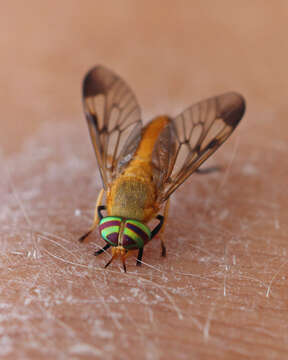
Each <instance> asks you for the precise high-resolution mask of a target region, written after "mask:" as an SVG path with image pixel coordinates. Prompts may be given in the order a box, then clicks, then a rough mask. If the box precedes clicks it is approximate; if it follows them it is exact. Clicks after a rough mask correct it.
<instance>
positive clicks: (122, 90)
mask: <svg viewBox="0 0 288 360" xmlns="http://www.w3.org/2000/svg"><path fill="white" fill-rule="evenodd" d="M83 107H84V112H85V115H86V119H87V122H88V127H89V132H90V136H91V140H92V144H93V147H94V151H95V154H96V158H97V161H98V165H99V170H100V174H101V178H102V181H103V186H104V188H107V186H108V184H109V183H110V182H111V181H112V179H114V178H115V176H116V172H117V173H118V172H119V171H122V170H123V169H124V167H125V166H126V165H127V163H128V161H127V159H130V158H132V157H133V153H134V152H135V150H136V148H137V145H138V142H139V141H140V133H141V128H142V122H141V113H140V107H139V105H138V103H137V100H136V97H135V95H134V94H133V92H132V90H131V89H130V88H129V87H128V85H127V84H126V83H125V82H124V81H123V80H122V79H121V78H120V77H119V76H118V75H116V74H114V73H113V72H112V71H110V70H108V69H106V68H105V67H103V66H96V67H94V68H93V69H91V70H90V71H89V72H88V73H87V75H86V76H85V78H84V80H83ZM130 133H131V134H132V135H131V136H129V134H130Z"/></svg>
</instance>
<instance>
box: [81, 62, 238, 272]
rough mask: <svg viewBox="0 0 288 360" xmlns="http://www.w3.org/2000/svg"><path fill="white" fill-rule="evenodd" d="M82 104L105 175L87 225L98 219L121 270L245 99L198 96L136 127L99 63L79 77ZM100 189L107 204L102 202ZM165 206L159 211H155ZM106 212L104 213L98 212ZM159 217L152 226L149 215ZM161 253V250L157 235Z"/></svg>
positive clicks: (136, 116)
mask: <svg viewBox="0 0 288 360" xmlns="http://www.w3.org/2000/svg"><path fill="white" fill-rule="evenodd" d="M83 104H84V111H85V115H86V119H87V122H88V127H89V131H90V136H91V140H92V143H93V146H94V150H95V154H96V158H97V161H98V165H99V170H100V174H101V178H102V182H103V189H102V190H101V191H100V193H99V196H98V200H97V203H96V210H95V217H94V222H93V225H92V227H91V229H90V230H89V231H88V232H87V233H86V234H85V235H83V236H82V237H81V238H80V241H84V239H85V238H86V237H87V236H88V235H89V234H90V233H91V232H92V231H93V230H94V229H95V228H96V227H97V226H98V224H99V229H100V234H101V237H102V238H103V239H104V240H105V241H106V245H105V246H104V247H103V248H102V249H101V250H99V251H97V252H96V253H95V255H99V254H101V253H102V252H104V251H106V250H107V249H108V248H109V247H111V246H112V258H111V259H110V261H109V262H108V263H107V264H106V266H105V267H107V266H108V265H109V264H110V263H111V261H112V260H113V259H114V258H116V257H120V258H121V259H122V263H123V267H124V270H125V271H126V266H125V260H126V257H127V255H128V253H129V252H130V250H135V249H137V250H138V257H137V263H136V264H137V265H141V259H142V255H143V248H144V246H145V245H146V243H147V242H148V241H150V240H151V239H152V238H153V237H154V236H155V235H156V234H157V233H159V232H162V231H163V227H162V225H163V224H164V221H165V219H166V217H167V214H168V204H169V197H170V195H171V194H172V193H173V192H174V191H175V190H176V189H177V188H178V186H180V185H181V184H182V183H183V182H184V181H185V180H186V179H187V178H188V177H189V176H190V175H191V174H192V173H193V172H194V171H199V169H198V168H199V166H200V165H201V164H202V163H203V162H204V161H205V160H206V159H207V158H208V157H209V156H210V155H211V154H212V153H214V151H215V150H217V149H218V147H219V146H220V145H221V144H222V143H223V142H224V141H225V140H226V139H227V138H228V136H229V135H230V134H231V133H232V131H233V130H234V129H235V127H236V126H237V125H238V123H239V121H240V120H241V118H242V116H243V114H244V112H245V101H244V99H243V97H242V96H241V95H239V94H236V93H232V92H230V93H226V94H223V95H220V96H215V97H212V98H209V99H207V100H204V101H202V102H200V103H197V104H195V105H193V106H191V107H189V108H188V109H187V110H185V111H184V112H183V113H181V114H180V115H178V116H177V117H175V118H170V117H168V116H159V117H156V118H155V119H154V120H152V121H151V122H150V123H148V124H147V125H146V126H145V127H144V128H143V127H142V121H141V115H140V108H139V106H138V103H137V100H136V98H135V96H134V94H133V93H132V91H131V90H130V88H129V87H128V86H127V85H126V84H125V82H124V81H123V80H122V79H120V78H119V77H118V76H117V75H115V74H114V73H113V72H111V71H110V70H107V69H106V68H104V67H102V66H97V67H95V68H93V69H92V70H90V71H89V72H88V74H87V75H86V77H85V78H84V82H83ZM104 192H106V206H103V205H101V203H102V199H103V195H104ZM162 207H163V208H164V216H162V215H159V211H160V210H161V209H162ZM103 210H106V211H107V216H106V217H104V216H103V215H102V211H103ZM154 218H156V219H158V221H159V223H158V225H157V226H156V227H155V228H154V229H153V230H150V229H149V227H148V225H147V224H148V222H149V221H150V220H152V219H154ZM161 246H162V256H165V254H166V249H165V245H164V242H163V239H161Z"/></svg>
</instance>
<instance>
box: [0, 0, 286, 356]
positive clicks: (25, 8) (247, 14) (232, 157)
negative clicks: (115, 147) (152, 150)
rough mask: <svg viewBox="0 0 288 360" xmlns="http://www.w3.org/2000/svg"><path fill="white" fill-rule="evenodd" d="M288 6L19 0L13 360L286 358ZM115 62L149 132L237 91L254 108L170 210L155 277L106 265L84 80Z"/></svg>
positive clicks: (156, 252) (6, 99)
mask: <svg viewBox="0 0 288 360" xmlns="http://www.w3.org/2000/svg"><path fill="white" fill-rule="evenodd" d="M287 16H288V4H287V2H286V1H284V0H283V1H277V2H274V3H272V2H270V3H269V2H264V1H253V2H251V1H241V2H231V1H223V0H221V1H218V2H212V1H181V2H178V3H177V4H176V3H175V2H173V1H170V0H168V1H167V0H166V1H165V2H164V1H161V2H158V3H155V2H152V1H145V2H144V1H137V2H135V1H128V0H127V1H117V2H99V1H85V2H79V1H73V0H72V1H71V0H70V1H65V0H63V1H61V2H56V1H55V2H54V1H52V2H49V3H48V2H47V3H43V2H37V1H33V0H30V1H29V2H25V3H23V2H20V1H13V2H9V3H7V4H2V6H1V14H0V30H1V31H0V44H1V65H2V66H1V70H0V79H1V85H2V86H1V90H0V91H1V97H0V99H1V119H0V122H1V131H0V151H1V152H0V155H1V163H2V176H1V180H0V194H1V205H0V221H1V230H0V236H1V272H2V276H1V282H0V283H1V287H0V291H1V298H0V314H1V317H0V334H1V337H0V345H1V346H0V355H1V358H3V359H5V358H7V359H16V358H30V359H34V358H35V359H40V358H43V359H44V358H47V359H51V358H63V359H65V358H69V359H74V358H75V359H78V358H85V359H86V358H87V359H88V358H113V359H123V358H127V359H132V358H135V357H136V356H137V358H139V359H163V358H166V359H170V358H171V359H176V358H183V359H199V358H201V359H210V358H213V359H242V358H243V359H244V358H253V359H256V358H261V359H266V358H267V359H271V358H274V359H285V358H286V354H287V350H288V345H287V338H288V330H287V321H288V319H287V300H288V293H287V278H286V277H287V271H288V264H287V258H286V257H287V247H288V245H287V216H286V213H287V212H286V209H287V175H288V174H287V140H288V139H287V130H288V126H287V94H288V76H287V60H288V45H287V41H286V34H287ZM96 64H102V65H105V66H107V67H108V68H110V69H112V70H114V71H115V72H116V73H118V74H119V75H120V76H121V77H122V78H123V79H124V80H125V81H126V82H127V83H128V84H129V85H130V86H131V88H132V89H133V91H134V92H135V94H136V96H137V98H138V101H139V103H140V105H141V107H142V115H143V121H144V123H146V122H147V121H149V120H150V119H151V118H152V117H154V116H155V115H159V114H169V115H171V116H175V115H177V114H178V113H179V112H181V111H182V110H183V109H185V108H186V107H188V106H189V105H191V104H192V103H195V102H197V101H199V100H202V99H204V98H207V97H210V96H213V95H217V94H221V93H223V92H226V91H230V90H234V91H237V92H239V93H241V94H243V96H244V97H245V98H246V101H247V112H246V114H245V116H244V118H243V120H242V122H241V123H240V125H239V127H238V128H237V129H236V131H235V133H234V134H233V135H232V136H231V138H230V139H229V140H228V141H227V143H226V144H224V145H223V146H222V147H221V149H220V150H219V151H217V154H215V156H213V158H212V159H211V160H209V161H208V162H207V166H209V165H220V166H221V167H222V168H223V170H222V172H221V173H217V174H211V175H207V176H200V175H199V176H196V175H195V176H194V175H193V176H192V177H191V179H189V180H188V181H187V182H186V183H185V185H183V186H181V187H180V189H179V190H178V191H177V193H176V194H175V195H174V196H173V198H172V201H171V210H170V217H169V220H168V224H167V227H166V244H167V251H168V253H167V258H166V259H161V258H160V244H159V241H157V240H155V241H154V240H153V241H152V242H151V243H150V244H149V245H147V247H146V248H145V251H144V257H143V261H144V262H145V264H143V266H142V267H141V268H140V269H138V268H136V267H135V259H134V258H133V257H132V258H131V259H130V260H128V264H127V265H128V273H127V274H123V273H122V272H121V269H120V263H115V264H114V263H113V265H111V267H110V268H109V269H106V270H103V265H104V264H105V262H107V260H108V259H109V255H108V254H104V255H103V257H101V258H100V257H99V258H95V257H94V256H93V251H95V249H96V248H97V246H101V245H102V244H103V243H102V241H101V240H100V238H99V235H98V232H97V231H95V233H94V234H93V235H92V237H91V242H90V243H89V244H88V245H80V244H78V243H77V239H78V238H79V236H81V235H82V234H83V233H84V232H85V231H87V229H88V228H89V226H90V224H91V222H92V219H93V212H94V204H95V201H96V197H97V193H98V191H99V190H100V189H101V182H100V178H99V174H98V170H97V165H96V159H95V157H94V154H93V150H92V146H91V143H90V139H89V136H88V129H87V126H86V123H85V119H84V116H83V114H82V104H81V82H82V78H83V76H84V74H85V73H86V71H87V70H88V69H89V68H91V67H92V66H94V65H96Z"/></svg>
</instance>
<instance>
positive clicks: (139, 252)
mask: <svg viewBox="0 0 288 360" xmlns="http://www.w3.org/2000/svg"><path fill="white" fill-rule="evenodd" d="M142 256H143V247H142V248H140V249H139V251H138V256H137V261H136V265H137V266H141V264H142V263H141V261H142Z"/></svg>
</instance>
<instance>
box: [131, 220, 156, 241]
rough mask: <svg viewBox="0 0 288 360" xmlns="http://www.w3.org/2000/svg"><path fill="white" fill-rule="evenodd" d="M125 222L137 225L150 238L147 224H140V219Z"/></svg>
mask: <svg viewBox="0 0 288 360" xmlns="http://www.w3.org/2000/svg"><path fill="white" fill-rule="evenodd" d="M127 222H128V223H130V224H132V225H135V226H137V227H138V228H140V229H141V230H142V231H144V232H145V233H146V234H147V236H148V237H149V238H151V231H150V229H149V228H148V226H146V225H144V224H142V223H141V222H140V221H137V220H128V221H127Z"/></svg>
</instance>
